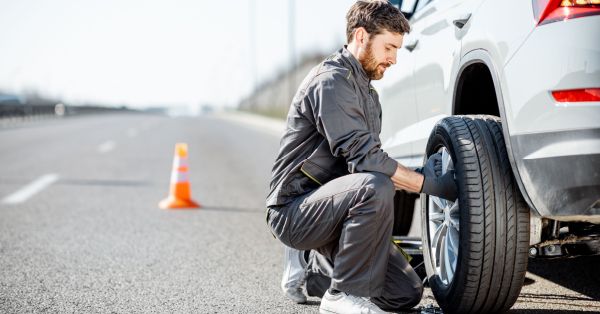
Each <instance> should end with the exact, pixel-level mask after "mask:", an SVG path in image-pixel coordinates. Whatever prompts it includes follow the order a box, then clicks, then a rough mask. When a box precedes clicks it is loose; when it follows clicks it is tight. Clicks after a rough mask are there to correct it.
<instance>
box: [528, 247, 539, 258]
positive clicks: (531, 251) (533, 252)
mask: <svg viewBox="0 0 600 314" xmlns="http://www.w3.org/2000/svg"><path fill="white" fill-rule="evenodd" d="M537 253H538V250H537V248H535V247H530V248H529V256H531V257H536V256H537Z"/></svg>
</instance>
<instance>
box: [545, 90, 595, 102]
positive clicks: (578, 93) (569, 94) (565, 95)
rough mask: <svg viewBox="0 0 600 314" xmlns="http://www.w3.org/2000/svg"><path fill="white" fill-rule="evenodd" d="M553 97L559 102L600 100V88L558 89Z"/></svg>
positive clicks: (553, 93)
mask: <svg viewBox="0 0 600 314" xmlns="http://www.w3.org/2000/svg"><path fill="white" fill-rule="evenodd" d="M552 97H554V99H555V100H556V101H557V102H582V101H600V88H583V89H570V90H557V91H553V92H552Z"/></svg>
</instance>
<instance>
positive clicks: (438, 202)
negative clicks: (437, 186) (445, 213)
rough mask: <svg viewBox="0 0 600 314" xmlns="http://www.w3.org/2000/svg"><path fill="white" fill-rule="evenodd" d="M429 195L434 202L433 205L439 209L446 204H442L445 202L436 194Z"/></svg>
mask: <svg viewBox="0 0 600 314" xmlns="http://www.w3.org/2000/svg"><path fill="white" fill-rule="evenodd" d="M430 197H431V200H433V202H434V203H435V205H436V206H437V207H439V208H440V209H441V208H444V207H446V206H445V205H446V204H444V203H445V202H444V201H445V200H444V199H442V198H440V197H437V196H430Z"/></svg>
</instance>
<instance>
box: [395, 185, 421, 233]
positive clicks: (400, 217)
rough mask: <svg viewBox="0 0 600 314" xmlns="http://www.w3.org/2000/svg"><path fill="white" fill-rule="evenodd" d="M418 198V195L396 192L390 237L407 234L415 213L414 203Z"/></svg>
mask: <svg viewBox="0 0 600 314" xmlns="http://www.w3.org/2000/svg"><path fill="white" fill-rule="evenodd" d="M418 197H419V195H418V194H414V193H408V192H405V191H401V190H398V191H396V194H395V195H394V231H392V235H395V236H405V235H407V234H408V231H410V226H411V224H412V219H413V213H414V211H415V201H416V200H417V198H418Z"/></svg>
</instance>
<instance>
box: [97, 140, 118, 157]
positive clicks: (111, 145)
mask: <svg viewBox="0 0 600 314" xmlns="http://www.w3.org/2000/svg"><path fill="white" fill-rule="evenodd" d="M115 146H116V144H115V142H114V141H106V142H104V143H102V144H100V145H99V146H98V152H99V153H102V154H105V153H108V152H110V151H111V150H113V149H115Z"/></svg>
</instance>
